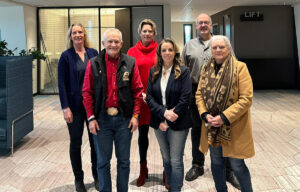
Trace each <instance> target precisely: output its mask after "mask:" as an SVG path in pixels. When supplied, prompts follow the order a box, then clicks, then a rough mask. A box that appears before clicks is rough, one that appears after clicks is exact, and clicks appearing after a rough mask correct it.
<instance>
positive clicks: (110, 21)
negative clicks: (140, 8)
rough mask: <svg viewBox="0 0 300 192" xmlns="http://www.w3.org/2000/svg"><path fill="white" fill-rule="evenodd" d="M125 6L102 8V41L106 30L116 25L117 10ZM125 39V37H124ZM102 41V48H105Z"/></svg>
mask: <svg viewBox="0 0 300 192" xmlns="http://www.w3.org/2000/svg"><path fill="white" fill-rule="evenodd" d="M121 9H124V8H101V9H100V19H101V27H100V29H101V42H102V41H103V33H104V31H105V30H107V29H110V28H115V27H116V23H115V21H116V11H117V10H121ZM123 41H124V39H123ZM103 48H104V47H103V45H102V43H101V50H102V49H103Z"/></svg>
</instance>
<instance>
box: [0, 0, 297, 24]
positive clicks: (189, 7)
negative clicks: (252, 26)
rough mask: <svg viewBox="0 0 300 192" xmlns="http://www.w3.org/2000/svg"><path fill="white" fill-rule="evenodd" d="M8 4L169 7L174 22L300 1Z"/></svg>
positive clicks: (31, 1)
mask: <svg viewBox="0 0 300 192" xmlns="http://www.w3.org/2000/svg"><path fill="white" fill-rule="evenodd" d="M0 2H1V0H0ZM6 2H17V3H23V4H27V5H31V6H35V7H64V6H124V5H169V6H170V8H171V20H172V21H194V20H195V18H196V17H197V16H198V15H199V13H203V12H204V13H208V14H210V15H211V14H214V13H217V12H219V11H221V10H224V9H227V8H229V7H232V6H249V5H293V4H296V3H299V2H300V0H6ZM0 6H1V4H0Z"/></svg>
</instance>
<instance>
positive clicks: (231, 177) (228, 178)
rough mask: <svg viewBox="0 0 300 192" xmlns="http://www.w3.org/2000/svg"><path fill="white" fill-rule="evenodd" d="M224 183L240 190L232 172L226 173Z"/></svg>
mask: <svg viewBox="0 0 300 192" xmlns="http://www.w3.org/2000/svg"><path fill="white" fill-rule="evenodd" d="M226 181H228V182H229V183H230V184H231V185H232V186H234V187H235V188H237V189H239V190H241V186H240V183H239V181H238V180H237V178H236V176H235V175H234V173H233V171H226Z"/></svg>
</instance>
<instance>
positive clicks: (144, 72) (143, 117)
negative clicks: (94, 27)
mask: <svg viewBox="0 0 300 192" xmlns="http://www.w3.org/2000/svg"><path fill="white" fill-rule="evenodd" d="M157 46H158V44H157V43H156V42H155V41H152V43H151V44H150V45H149V46H148V47H145V46H144V45H143V44H142V41H139V42H137V43H136V45H135V46H134V47H131V48H130V49H129V50H128V52H127V54H128V55H130V56H132V57H134V58H135V63H136V65H137V66H138V69H139V72H140V77H141V80H142V83H143V86H144V91H143V92H144V93H146V90H147V83H148V77H149V73H150V69H151V67H152V66H153V65H154V64H155V63H156V48H157ZM150 115H151V112H150V109H149V108H148V105H147V104H146V103H143V104H142V107H141V113H140V120H139V126H141V125H149V123H150Z"/></svg>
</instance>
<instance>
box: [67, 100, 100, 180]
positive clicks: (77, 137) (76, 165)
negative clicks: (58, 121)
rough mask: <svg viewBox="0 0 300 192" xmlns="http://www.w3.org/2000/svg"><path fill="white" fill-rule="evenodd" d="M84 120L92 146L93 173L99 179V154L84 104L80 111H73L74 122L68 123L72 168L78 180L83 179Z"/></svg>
mask: <svg viewBox="0 0 300 192" xmlns="http://www.w3.org/2000/svg"><path fill="white" fill-rule="evenodd" d="M84 122H85V123H86V127H87V131H88V137H89V142H90V147H91V162H92V174H93V177H94V179H95V180H97V179H98V174H97V156H96V152H95V147H94V140H93V136H92V134H91V133H90V132H89V130H88V122H87V118H86V112H85V109H84V107H83V105H82V106H81V111H80V112H77V113H73V123H67V125H68V130H69V135H70V159H71V165H72V169H73V173H74V176H75V180H76V181H83V177H84V173H83V170H82V162H81V144H82V135H83V130H84Z"/></svg>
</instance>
